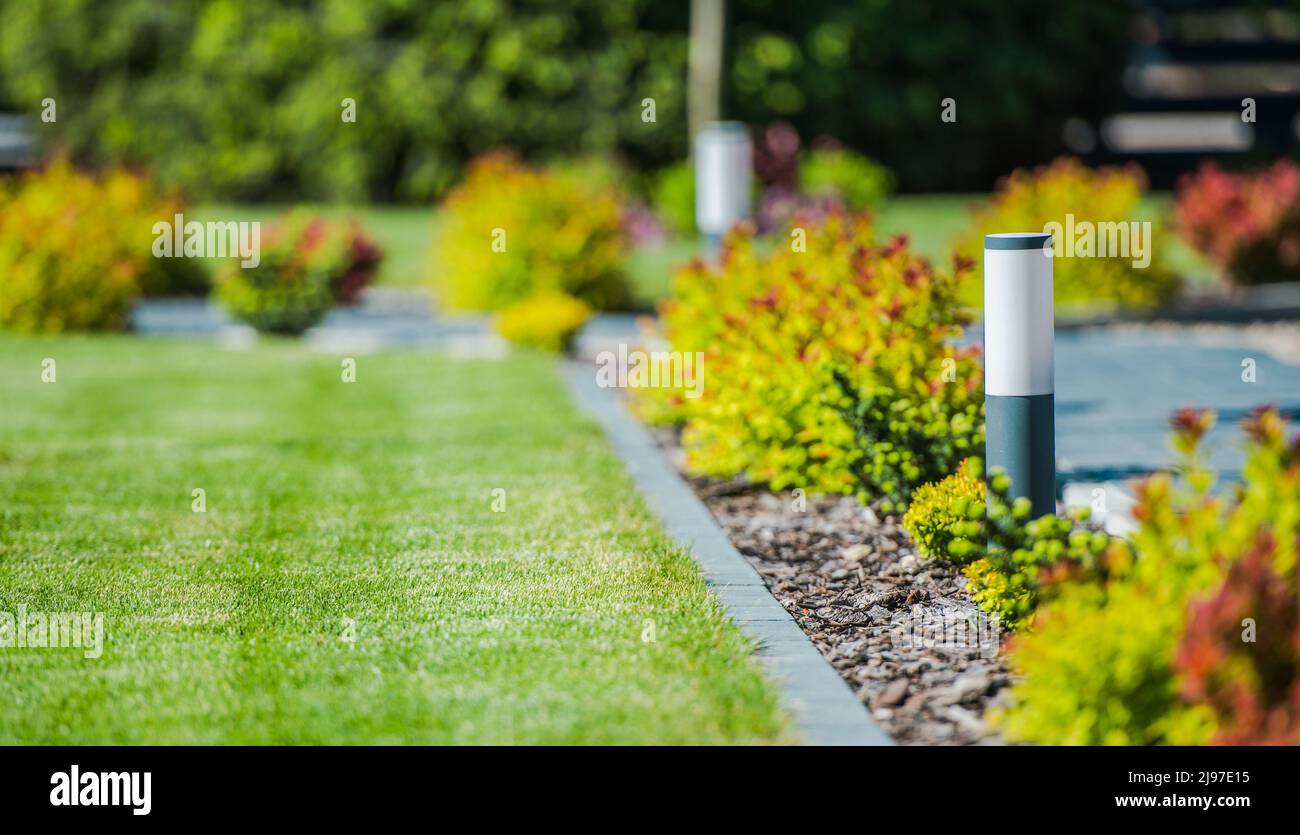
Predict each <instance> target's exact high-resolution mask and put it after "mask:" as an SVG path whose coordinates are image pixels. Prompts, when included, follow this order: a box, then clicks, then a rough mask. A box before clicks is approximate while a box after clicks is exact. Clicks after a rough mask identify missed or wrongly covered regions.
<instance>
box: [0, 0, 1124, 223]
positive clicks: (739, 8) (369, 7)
mask: <svg viewBox="0 0 1300 835" xmlns="http://www.w3.org/2000/svg"><path fill="white" fill-rule="evenodd" d="M728 14H729V29H728V31H729V33H730V39H731V43H730V44H729V48H728V64H729V67H730V69H729V77H728V88H727V98H728V103H727V106H726V110H727V115H729V116H733V117H738V118H742V119H745V120H748V121H752V122H764V121H768V120H772V119H787V120H789V121H791V122H793V123H794V124H795V125H796V126H797V127H798V128H799V130H800V133H801V134H803V135H804V136H816V135H818V134H830V135H833V136H836V137H838V138H839V139H841V140H843V141H845V142H846V143H847V144H849V145H850V146H853V147H856V148H857V149H859V150H861V151H864V152H866V153H868V154H871V155H872V156H875V157H876V158H878V159H881V160H882V161H883V162H885V163H886V164H887V165H889V166H890V167H891V168H893V169H894V170H895V171H896V172H897V173H898V174H899V176H900V180H901V185H902V186H903V187H905V188H942V189H944V190H952V189H958V188H970V187H986V186H988V185H990V184H991V181H992V178H993V177H994V176H996V175H997V174H999V173H1003V172H1005V171H1007V170H1010V169H1012V168H1014V167H1016V166H1018V165H1025V164H1029V163H1032V162H1034V161H1037V160H1038V159H1043V158H1046V157H1047V156H1049V155H1050V154H1051V153H1053V152H1055V151H1056V150H1057V148H1058V144H1057V137H1058V135H1059V127H1060V123H1061V121H1062V120H1063V119H1064V118H1065V117H1066V116H1069V115H1076V114H1077V115H1084V116H1087V115H1090V114H1094V113H1096V112H1098V111H1100V110H1101V109H1103V108H1105V106H1106V101H1105V99H1106V94H1108V93H1109V92H1111V91H1112V90H1114V89H1116V87H1117V85H1116V84H1115V83H1114V81H1115V79H1116V77H1117V75H1118V73H1119V71H1120V69H1121V67H1122V65H1123V60H1122V59H1123V51H1124V39H1125V36H1124V30H1125V25H1126V22H1127V19H1128V15H1129V11H1128V8H1127V4H1122V3H1113V4H1097V3H1091V2H1084V1H1083V0H1071V2H1062V3H1057V4H1053V5H1051V6H1049V7H1044V6H1043V5H1042V4H1041V3H1038V2H1032V3H1031V2H1028V0H946V2H939V0H841V1H840V2H830V0H805V2H802V3H800V4H799V7H798V9H797V12H795V11H792V10H791V9H790V8H789V7H788V6H787V5H786V4H783V3H779V2H776V0H732V2H731V3H730V4H729V10H728ZM688 20H689V3H686V2H678V3H664V2H657V0H618V2H609V0H435V2H427V3H421V2H411V0H366V2H361V1H360V0H275V2H272V0H263V1H262V2H258V3H247V2H239V1H238V0H172V2H168V3H158V2H156V0H43V2H39V3H33V2H31V0H0V22H2V25H0V108H9V109H15V108H16V109H20V110H23V111H25V112H28V113H30V114H33V115H36V114H38V113H39V111H40V107H41V101H42V100H43V99H44V98H46V97H47V96H48V97H53V98H54V99H55V100H56V101H57V108H58V111H57V114H58V120H57V122H54V123H52V124H45V123H41V122H40V121H39V119H37V120H34V124H35V125H36V127H37V129H38V131H39V132H40V135H41V138H42V140H43V141H45V142H46V143H47V144H60V145H65V146H67V147H69V148H70V149H71V150H72V152H73V154H74V156H75V158H76V159H77V160H78V161H80V162H87V163H104V162H110V161H111V162H126V163H147V164H149V165H151V166H152V167H153V168H154V170H155V174H156V176H157V177H158V178H159V180H160V181H161V182H163V183H165V184H168V185H180V186H183V187H185V188H186V189H187V190H188V191H189V193H190V195H191V196H192V197H221V198H227V199H269V198H279V199H285V198H292V199H295V200H301V199H360V198H368V199H376V200H425V199H428V198H430V197H433V196H436V195H438V194H441V193H442V192H443V191H444V190H446V189H447V188H448V187H449V186H450V185H451V184H453V183H454V182H455V181H456V180H457V179H458V177H459V175H460V171H461V167H462V165H463V164H464V163H465V162H466V161H467V160H468V159H469V158H470V157H472V156H473V155H475V154H476V153H479V152H482V151H484V150H487V149H490V148H493V147H498V146H510V147H513V148H516V149H518V150H520V151H521V152H522V153H524V154H525V155H526V156H529V157H536V156H547V155H555V156H559V155H566V156H567V155H572V154H575V153H578V152H605V151H620V152H622V153H624V154H626V155H627V156H628V157H630V158H631V159H632V161H634V162H636V163H638V164H640V165H642V166H647V167H649V166H657V165H660V164H663V163H667V162H670V161H672V160H674V159H680V158H681V157H683V156H685V153H686V150H687V141H686V140H687V137H686V130H685V115H684V114H685V78H686V55H687V31H688ZM345 97H349V98H352V99H354V100H355V101H356V108H357V119H356V122H355V124H347V123H344V122H343V121H342V119H341V118H340V115H341V113H342V100H343V99H344V98H345ZM647 97H653V98H654V99H655V109H656V113H655V121H654V122H646V121H643V119H642V113H643V110H642V104H641V103H642V100H643V99H644V98H647ZM945 97H953V98H955V99H956V100H957V109H958V121H957V123H956V124H942V123H940V121H939V112H940V101H941V100H942V99H943V98H945Z"/></svg>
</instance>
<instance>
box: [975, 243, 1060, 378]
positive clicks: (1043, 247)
mask: <svg viewBox="0 0 1300 835" xmlns="http://www.w3.org/2000/svg"><path fill="white" fill-rule="evenodd" d="M1054 329H1055V321H1054V315H1053V307H1052V236H1051V235H1049V234H1046V233H1042V232H1012V233H1003V234H997V235H985V236H984V392H985V394H991V395H1003V396H1010V397H1027V396H1032V395H1038V394H1051V393H1052V392H1053V391H1054V390H1055V380H1054V378H1053V370H1052V366H1053V363H1054V359H1055V356H1054V354H1055V334H1054Z"/></svg>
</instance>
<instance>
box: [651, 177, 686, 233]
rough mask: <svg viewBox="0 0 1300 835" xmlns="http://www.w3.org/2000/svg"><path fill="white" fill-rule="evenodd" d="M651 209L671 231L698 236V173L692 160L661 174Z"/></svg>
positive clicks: (656, 183) (656, 182) (655, 185)
mask: <svg viewBox="0 0 1300 835" xmlns="http://www.w3.org/2000/svg"><path fill="white" fill-rule="evenodd" d="M651 205H652V206H653V207H654V210H655V213H656V214H657V215H658V216H659V219H660V220H661V221H663V223H664V225H665V226H667V227H668V228H669V229H670V230H672V231H673V232H675V233H676V234H678V235H682V236H694V235H695V233H696V228H695V169H694V167H693V166H692V165H691V162H690V160H686V161H684V162H679V163H675V164H673V165H670V166H668V167H666V168H663V169H661V170H660V171H659V174H658V176H657V177H656V178H655V183H654V190H653V193H652V194H651Z"/></svg>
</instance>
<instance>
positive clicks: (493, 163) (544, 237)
mask: <svg viewBox="0 0 1300 835" xmlns="http://www.w3.org/2000/svg"><path fill="white" fill-rule="evenodd" d="M622 206H623V199H622V195H621V194H620V193H619V192H618V191H617V190H616V189H614V188H611V187H610V186H609V185H607V184H603V183H602V182H601V181H600V180H599V179H593V178H590V177H588V176H586V175H585V174H584V172H583V170H582V167H581V166H578V167H573V168H563V169H554V170H548V169H541V168H533V167H530V166H526V165H524V164H522V163H521V162H519V160H518V159H516V158H515V157H514V156H512V155H510V154H507V153H494V154H489V155H486V156H483V157H480V158H479V159H478V160H476V161H475V162H474V163H473V164H472V165H471V166H470V169H469V173H468V174H467V175H466V177H465V180H464V182H462V183H461V184H460V185H459V186H457V187H456V188H455V189H454V190H452V192H451V193H450V194H449V195H448V196H447V199H446V201H445V202H444V203H443V206H442V213H441V216H440V227H439V232H438V236H437V241H436V243H435V247H436V248H435V251H434V256H433V259H434V263H435V265H436V272H435V275H434V276H433V280H434V284H435V288H436V290H437V292H438V298H439V301H440V303H441V305H442V306H443V307H444V308H447V309H450V310H500V309H501V308H503V307H505V306H506V305H508V304H511V303H513V302H517V301H520V300H522V299H526V298H528V297H529V296H531V295H533V294H534V293H536V292H539V291H558V292H562V293H565V294H567V295H570V296H573V297H575V298H578V299H581V300H582V301H584V302H586V303H587V304H589V305H591V306H592V307H594V308H597V309H601V310H608V309H613V308H619V307H622V306H625V305H626V304H627V302H628V299H629V295H628V287H627V282H626V279H625V277H624V274H623V259H624V256H625V254H626V248H627V243H626V239H625V236H624V233H623V228H622ZM498 250H499V251H498Z"/></svg>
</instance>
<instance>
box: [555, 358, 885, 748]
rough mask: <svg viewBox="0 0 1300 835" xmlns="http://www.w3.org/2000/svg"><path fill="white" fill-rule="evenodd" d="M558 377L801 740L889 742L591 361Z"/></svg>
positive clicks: (573, 364) (567, 367) (572, 364)
mask: <svg viewBox="0 0 1300 835" xmlns="http://www.w3.org/2000/svg"><path fill="white" fill-rule="evenodd" d="M561 371H562V373H563V376H564V379H565V382H566V383H567V384H568V386H569V390H570V391H571V392H572V394H573V399H574V401H575V402H576V403H577V404H578V406H579V407H580V408H581V409H582V410H583V411H585V412H586V413H587V414H589V415H590V416H591V417H593V418H594V419H595V420H596V422H597V423H599V424H600V426H601V428H603V429H604V430H605V435H606V437H608V439H609V443H610V446H611V447H613V449H614V452H615V454H616V455H618V457H619V458H620V459H621V460H622V461H623V464H624V466H626V467H627V471H628V473H629V474H630V475H631V477H632V480H633V482H634V483H635V484H636V486H637V489H638V490H640V491H641V494H642V495H643V496H644V497H645V499H646V502H647V504H649V506H650V508H651V510H653V511H654V513H655V515H657V516H658V517H659V518H660V520H662V522H663V524H664V527H665V528H666V529H667V530H668V533H669V534H670V535H671V536H672V537H673V538H674V539H675V540H677V541H678V542H680V543H681V544H682V545H683V546H685V547H686V548H688V549H690V552H691V554H692V556H693V557H694V558H695V561H696V562H698V563H699V564H700V568H701V569H703V571H704V578H705V580H706V581H707V583H708V585H709V587H710V589H711V590H712V592H713V593H714V594H715V595H716V596H717V598H718V600H719V601H721V603H722V606H723V608H724V609H725V610H726V612H727V614H728V615H729V616H730V617H731V618H732V620H734V621H736V622H737V623H738V624H740V626H741V627H742V628H743V629H744V630H745V632H746V634H748V635H749V636H750V637H752V638H753V639H755V640H756V641H757V642H758V645H759V649H758V658H759V661H760V662H761V663H762V665H763V668H764V670H765V671H766V672H767V674H768V675H769V676H770V677H771V678H772V679H774V680H775V681H776V682H777V683H778V684H780V686H781V694H782V701H783V702H784V704H785V706H786V708H787V709H788V710H789V712H790V713H791V715H792V716H793V717H794V723H795V728H796V730H797V732H798V734H799V736H800V738H801V739H802V740H803V741H804V742H807V743H810V744H813V745H892V744H894V742H893V740H892V739H890V738H889V735H888V734H886V733H885V732H884V731H883V730H882V729H881V728H880V726H879V725H877V724H876V723H875V722H874V721H873V720H872V719H871V717H870V715H869V714H868V713H867V709H866V708H865V707H864V706H863V705H862V704H861V703H860V702H859V701H858V700H857V697H855V696H854V695H853V691H852V690H850V689H849V686H848V685H847V684H845V682H844V680H843V679H841V678H840V676H839V673H837V672H835V669H834V668H833V667H831V665H830V663H829V662H828V661H827V660H826V659H825V658H823V657H822V654H821V653H820V652H819V651H818V650H817V647H815V646H813V642H812V640H811V639H809V638H808V636H807V635H805V634H804V631H803V630H802V629H800V628H799V624H797V623H795V621H794V618H792V617H791V616H790V614H789V613H788V612H786V610H785V608H784V607H783V606H781V604H780V603H778V602H777V601H776V599H775V598H774V597H772V594H771V592H769V591H768V590H767V586H766V585H764V583H763V579H762V577H760V576H759V575H758V572H757V571H755V570H754V568H753V566H751V565H750V564H749V563H748V562H747V561H746V560H745V558H744V557H743V556H741V554H740V552H739V551H737V550H736V549H735V547H734V546H732V544H731V540H730V539H728V537H727V534H726V533H725V532H724V531H723V530H722V528H720V527H719V526H718V523H717V522H716V521H715V520H714V518H713V514H711V513H710V512H709V510H708V508H707V507H705V506H704V503H703V502H701V501H700V500H699V498H698V497H696V495H695V493H694V491H693V490H691V487H690V485H688V484H687V483H686V482H685V481H684V480H682V478H681V476H679V475H678V474H677V473H676V471H674V470H673V468H672V467H671V466H670V465H669V464H668V462H667V461H666V460H665V459H664V456H663V454H662V453H661V452H660V451H659V449H658V448H657V447H656V446H655V445H654V442H653V441H651V439H650V436H649V435H648V434H647V433H646V431H645V429H644V428H642V426H641V424H640V423H639V422H638V421H637V420H636V418H634V417H633V416H632V415H631V414H629V413H628V411H627V409H626V408H625V407H624V405H623V403H622V401H621V399H620V395H619V393H618V391H617V390H615V389H605V388H601V387H600V386H598V385H597V384H596V375H595V369H594V366H592V365H591V364H589V363H584V362H579V361H568V362H565V363H563V364H562V366H561Z"/></svg>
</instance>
